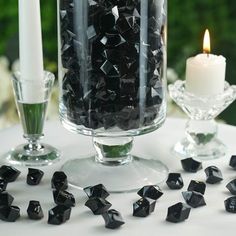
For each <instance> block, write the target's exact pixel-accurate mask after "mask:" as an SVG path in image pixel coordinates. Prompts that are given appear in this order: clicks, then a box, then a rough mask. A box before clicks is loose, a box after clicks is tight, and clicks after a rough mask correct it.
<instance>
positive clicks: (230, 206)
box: [224, 197, 236, 213]
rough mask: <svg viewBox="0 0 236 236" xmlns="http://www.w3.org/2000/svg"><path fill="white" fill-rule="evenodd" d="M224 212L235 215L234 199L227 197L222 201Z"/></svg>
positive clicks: (235, 203)
mask: <svg viewBox="0 0 236 236" xmlns="http://www.w3.org/2000/svg"><path fill="white" fill-rule="evenodd" d="M224 204H225V210H226V211H228V212H230V213H236V197H229V198H227V199H226V200H225V201H224Z"/></svg>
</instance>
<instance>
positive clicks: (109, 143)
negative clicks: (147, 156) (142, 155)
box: [93, 137, 133, 165]
mask: <svg viewBox="0 0 236 236" xmlns="http://www.w3.org/2000/svg"><path fill="white" fill-rule="evenodd" d="M93 143H94V147H95V149H96V151H97V156H96V160H97V161H98V162H100V163H102V164H108V165H120V164H126V163H128V162H130V161H131V160H132V156H131V154H130V151H131V149H132V147H133V138H127V137H120V138H119V137H116V138H94V139H93Z"/></svg>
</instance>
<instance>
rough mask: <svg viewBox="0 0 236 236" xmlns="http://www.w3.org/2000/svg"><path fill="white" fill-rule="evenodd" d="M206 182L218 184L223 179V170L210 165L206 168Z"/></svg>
mask: <svg viewBox="0 0 236 236" xmlns="http://www.w3.org/2000/svg"><path fill="white" fill-rule="evenodd" d="M205 173H206V182H207V183H208V184H216V183H219V182H221V181H222V180H223V176H222V173H221V170H220V169H219V168H218V167H216V166H209V167H207V168H206V169H205Z"/></svg>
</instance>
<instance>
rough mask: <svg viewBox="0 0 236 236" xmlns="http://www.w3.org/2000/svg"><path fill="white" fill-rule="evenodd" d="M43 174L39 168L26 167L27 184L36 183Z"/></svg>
mask: <svg viewBox="0 0 236 236" xmlns="http://www.w3.org/2000/svg"><path fill="white" fill-rule="evenodd" d="M43 175H44V172H43V171H42V170H39V169H33V168H29V169H28V175H27V184H28V185H38V184H39V183H40V181H41V180H42V178H43Z"/></svg>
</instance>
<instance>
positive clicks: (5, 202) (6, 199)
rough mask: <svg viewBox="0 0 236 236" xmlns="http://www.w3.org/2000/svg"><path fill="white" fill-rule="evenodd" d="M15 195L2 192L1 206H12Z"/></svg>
mask: <svg viewBox="0 0 236 236" xmlns="http://www.w3.org/2000/svg"><path fill="white" fill-rule="evenodd" d="M13 200H14V197H12V195H11V194H9V193H7V192H2V193H0V207H1V206H11V204H12V202H13Z"/></svg>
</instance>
